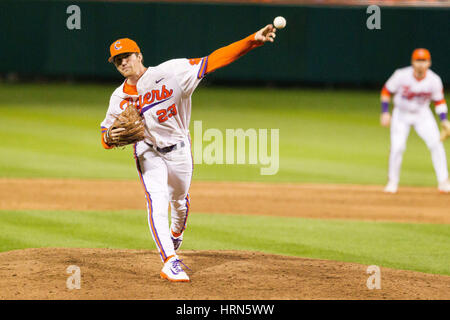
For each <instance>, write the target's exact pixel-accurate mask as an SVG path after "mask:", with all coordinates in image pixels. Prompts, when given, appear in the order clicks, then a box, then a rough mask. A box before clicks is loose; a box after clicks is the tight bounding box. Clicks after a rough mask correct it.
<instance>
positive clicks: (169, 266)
mask: <svg viewBox="0 0 450 320" xmlns="http://www.w3.org/2000/svg"><path fill="white" fill-rule="evenodd" d="M180 263H181V264H183V265H184V266H185V267H186V265H185V264H184V263H183V262H182V261H181V260H180V259H179V258H178V256H176V255H175V256H173V257H172V258H170V259H169V260H167V261H166V263H164V267H163V268H162V270H161V273H160V275H161V278H163V279H167V280H169V281H172V282H189V276H188V275H187V274H186V272H184V270H183V268H182V267H181V266H180ZM186 268H187V267H186Z"/></svg>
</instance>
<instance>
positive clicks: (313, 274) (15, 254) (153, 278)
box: [0, 179, 450, 300]
mask: <svg viewBox="0 0 450 320" xmlns="http://www.w3.org/2000/svg"><path fill="white" fill-rule="evenodd" d="M114 194H120V195H121V196H120V197H115V196H111V195H114ZM190 194H191V201H192V207H191V210H192V212H207V213H217V214H220V213H229V214H255V215H256V214H261V215H279V216H292V217H308V218H321V219H327V218H333V219H354V220H371V221H398V222H418V223H425V222H426V223H443V224H447V223H450V214H449V212H448V208H449V207H450V196H449V195H442V194H439V193H438V192H437V190H436V189H435V188H400V192H399V194H397V195H395V196H392V195H386V194H383V193H382V187H380V186H355V185H313V184H311V185H305V184H302V185H298V184H259V183H226V182H193V184H192V187H191V190H190ZM37 209H39V210H120V209H140V210H145V200H144V196H143V191H142V187H141V186H140V185H139V183H138V182H136V181H99V180H92V181H89V180H50V179H0V210H37ZM181 256H182V257H183V259H184V262H185V263H186V264H187V265H188V266H190V267H191V268H192V271H188V274H189V275H190V277H191V282H190V283H182V284H173V283H169V282H168V281H165V280H161V279H160V278H159V271H160V269H161V267H162V265H161V261H160V259H159V256H158V254H157V253H156V251H154V250H112V249H73V248H71V249H68V248H40V249H26V250H16V251H8V252H2V253H0V299H167V300H171V299H180V300H184V299H188V300H189V299H218V300H227V299H266V300H267V299H295V300H298V299H450V277H449V276H442V275H432V274H425V273H420V272H412V271H404V270H393V269H388V268H381V272H382V280H383V281H382V288H381V290H377V289H375V290H369V289H368V288H367V286H366V281H367V278H368V276H369V275H367V274H366V269H367V266H364V265H360V264H354V263H344V262H336V261H328V260H318V259H305V258H299V257H288V256H279V255H271V254H265V253H258V252H244V251H183V250H182V252H181ZM69 265H77V266H79V267H80V269H81V289H79V290H76V289H75V290H68V289H67V288H66V279H67V277H68V276H69V275H68V274H67V273H66V268H67V267H68V266H69ZM249 275H251V276H249Z"/></svg>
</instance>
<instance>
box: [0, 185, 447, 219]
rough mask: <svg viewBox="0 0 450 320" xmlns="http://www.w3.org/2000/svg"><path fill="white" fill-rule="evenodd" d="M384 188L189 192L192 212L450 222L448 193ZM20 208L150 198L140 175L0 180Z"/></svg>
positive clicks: (86, 206) (200, 188)
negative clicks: (128, 177) (130, 178)
mask: <svg viewBox="0 0 450 320" xmlns="http://www.w3.org/2000/svg"><path fill="white" fill-rule="evenodd" d="M382 191H383V187H382V186H361V185H329V184H281V183H280V184H269V183H241V182H200V181H194V182H193V183H192V185H191V189H190V196H191V211H192V212H204V213H231V214H255V215H271V216H291V217H307V218H320V219H354V220H370V221H396V222H420V223H450V214H449V209H448V208H449V207H450V195H443V194H439V193H438V192H437V189H436V188H413V187H401V188H400V190H399V193H398V194H396V195H390V194H384V193H383V192H382ZM111 194H120V195H121V196H120V197H114V196H113V197H112V196H111ZM21 209H23V210H121V209H138V210H146V203H145V198H144V193H143V190H142V186H141V185H140V183H139V182H138V181H137V179H136V181H111V180H109V181H108V180H70V179H67V180H64V179H0V210H21Z"/></svg>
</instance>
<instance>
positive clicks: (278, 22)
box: [273, 16, 286, 29]
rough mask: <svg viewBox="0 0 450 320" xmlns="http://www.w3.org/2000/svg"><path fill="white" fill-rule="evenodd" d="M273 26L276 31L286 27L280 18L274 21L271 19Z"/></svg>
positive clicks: (283, 19) (283, 20)
mask: <svg viewBox="0 0 450 320" xmlns="http://www.w3.org/2000/svg"><path fill="white" fill-rule="evenodd" d="M273 25H274V26H275V28H277V29H283V28H284V27H286V19H285V18H283V17H281V16H280V17H276V18H275V19H273Z"/></svg>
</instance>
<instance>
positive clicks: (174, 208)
mask: <svg viewBox="0 0 450 320" xmlns="http://www.w3.org/2000/svg"><path fill="white" fill-rule="evenodd" d="M135 159H136V167H137V170H138V173H139V178H140V180H141V183H142V185H143V187H144V191H145V197H146V200H147V211H148V225H149V229H150V233H151V234H152V237H153V240H154V241H155V244H156V247H157V249H158V251H159V254H160V256H161V260H162V261H163V262H164V261H165V260H166V259H167V258H168V257H170V256H172V255H174V254H175V250H174V248H173V242H172V239H171V238H170V228H172V230H173V231H174V232H176V233H182V232H183V231H184V229H185V228H186V224H187V218H188V214H189V206H190V202H189V201H190V200H189V193H188V192H189V187H190V185H191V180H192V171H193V167H192V153H191V144H190V139H188V138H186V141H185V145H184V147H182V148H180V149H176V150H173V151H171V152H168V153H166V154H162V153H159V152H157V151H155V150H154V149H153V148H152V147H150V146H149V145H148V144H146V143H145V142H142V141H141V142H138V143H137V144H136V145H135ZM169 203H170V208H171V214H170V219H171V226H169V212H168V211H169Z"/></svg>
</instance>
